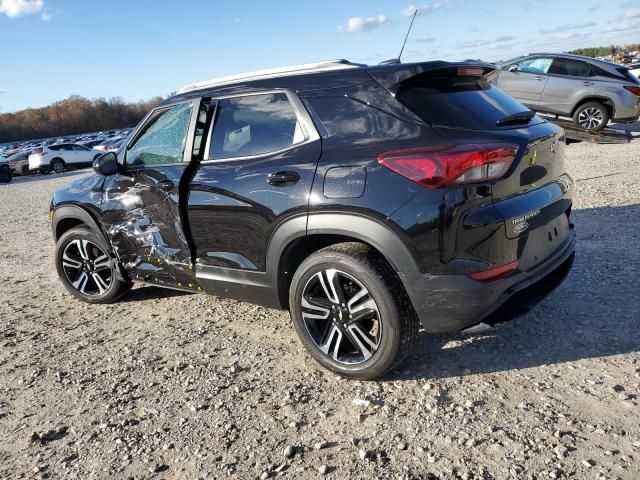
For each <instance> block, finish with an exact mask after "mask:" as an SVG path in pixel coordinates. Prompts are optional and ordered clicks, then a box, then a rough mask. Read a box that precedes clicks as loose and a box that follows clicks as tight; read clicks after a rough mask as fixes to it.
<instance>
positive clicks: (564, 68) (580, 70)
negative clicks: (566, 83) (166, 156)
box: [549, 58, 591, 78]
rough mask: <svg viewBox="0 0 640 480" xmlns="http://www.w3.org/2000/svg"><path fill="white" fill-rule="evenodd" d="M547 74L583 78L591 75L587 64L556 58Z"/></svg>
mask: <svg viewBox="0 0 640 480" xmlns="http://www.w3.org/2000/svg"><path fill="white" fill-rule="evenodd" d="M549 73H554V74H556V75H568V76H570V77H583V78H585V77H588V76H589V75H590V74H591V69H590V68H589V64H588V63H587V62H582V61H580V60H572V59H570V58H556V59H555V60H554V61H553V64H552V65H551V68H550V69H549Z"/></svg>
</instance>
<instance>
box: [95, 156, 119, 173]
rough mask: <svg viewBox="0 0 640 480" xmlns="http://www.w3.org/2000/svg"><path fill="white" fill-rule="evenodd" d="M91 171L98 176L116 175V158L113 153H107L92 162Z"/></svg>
mask: <svg viewBox="0 0 640 480" xmlns="http://www.w3.org/2000/svg"><path fill="white" fill-rule="evenodd" d="M93 170H94V171H95V172H96V173H97V174H98V175H114V174H116V173H118V156H117V155H116V154H115V152H107V153H104V154H102V155H100V156H99V157H98V158H96V159H95V160H94V161H93Z"/></svg>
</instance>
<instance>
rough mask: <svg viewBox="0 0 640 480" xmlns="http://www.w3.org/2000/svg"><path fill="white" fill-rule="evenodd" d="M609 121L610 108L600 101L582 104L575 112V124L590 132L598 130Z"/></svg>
mask: <svg viewBox="0 0 640 480" xmlns="http://www.w3.org/2000/svg"><path fill="white" fill-rule="evenodd" d="M607 123H609V110H608V109H607V107H605V106H604V105H603V104H601V103H600V102H588V103H585V104H584V105H580V107H578V109H577V110H576V111H575V112H574V114H573V124H574V125H575V126H576V127H578V128H581V129H582V130H586V131H588V132H598V131H600V130H602V129H603V128H604V127H606V126H607Z"/></svg>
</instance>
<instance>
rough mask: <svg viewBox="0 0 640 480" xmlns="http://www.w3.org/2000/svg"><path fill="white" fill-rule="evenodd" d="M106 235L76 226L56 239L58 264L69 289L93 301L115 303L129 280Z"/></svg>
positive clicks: (79, 296)
mask: <svg viewBox="0 0 640 480" xmlns="http://www.w3.org/2000/svg"><path fill="white" fill-rule="evenodd" d="M108 252H109V248H108V247H107V245H106V242H105V241H104V239H102V238H100V237H99V236H98V235H96V234H95V233H93V232H92V231H91V230H89V229H88V228H82V227H78V228H72V229H71V230H68V231H67V232H65V233H64V234H63V235H62V236H61V237H60V239H59V240H58V242H57V243H56V253H55V255H56V268H57V270H58V276H59V277H60V280H62V283H63V284H64V286H65V287H66V289H67V290H68V291H69V293H71V294H72V295H73V296H74V297H76V298H79V299H80V300H83V301H85V302H89V303H111V302H113V301H114V300H116V299H117V298H118V297H120V296H121V295H122V294H123V293H125V292H126V291H127V290H128V288H129V284H128V283H126V282H124V281H123V280H121V279H120V278H119V275H118V270H117V264H116V260H115V259H114V258H112V257H111V256H110V255H109V253H108Z"/></svg>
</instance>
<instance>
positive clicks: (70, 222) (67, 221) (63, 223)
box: [55, 217, 89, 242]
mask: <svg viewBox="0 0 640 480" xmlns="http://www.w3.org/2000/svg"><path fill="white" fill-rule="evenodd" d="M79 226H85V227H87V228H89V226H88V225H87V224H86V223H84V222H83V221H82V220H80V219H79V218H73V217H67V218H63V219H62V220H60V221H59V222H58V224H57V225H56V238H55V240H56V242H57V241H58V239H59V238H60V237H61V236H62V235H63V234H64V232H66V231H68V230H71V229H72V228H74V227H79Z"/></svg>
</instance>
